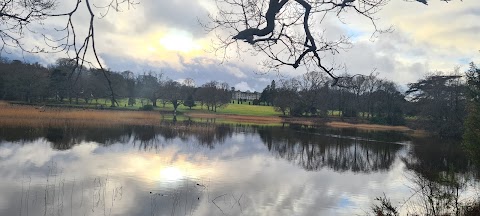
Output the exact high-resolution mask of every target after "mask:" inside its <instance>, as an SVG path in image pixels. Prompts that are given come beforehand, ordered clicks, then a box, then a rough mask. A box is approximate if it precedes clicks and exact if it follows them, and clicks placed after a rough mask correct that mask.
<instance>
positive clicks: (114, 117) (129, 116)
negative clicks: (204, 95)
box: [0, 101, 161, 127]
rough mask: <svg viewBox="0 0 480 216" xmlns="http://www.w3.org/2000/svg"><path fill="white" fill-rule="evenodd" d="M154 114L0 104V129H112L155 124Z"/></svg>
mask: <svg viewBox="0 0 480 216" xmlns="http://www.w3.org/2000/svg"><path fill="white" fill-rule="evenodd" d="M160 120H161V115H160V114H159V113H155V112H140V111H111V110H109V111H102V110H82V109H65V108H39V107H34V106H22V105H11V104H8V103H6V102H1V101H0V126H34V127H40V126H62V125H74V126H80V127H81V126H114V125H154V124H159V122H160Z"/></svg>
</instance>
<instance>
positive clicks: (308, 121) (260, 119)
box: [185, 113, 420, 133]
mask: <svg viewBox="0 0 480 216" xmlns="http://www.w3.org/2000/svg"><path fill="white" fill-rule="evenodd" d="M185 115H187V116H189V117H192V118H219V119H227V120H232V121H236V122H248V123H256V124H272V123H290V124H303V125H325V126H328V127H333V128H356V129H359V130H376V131H400V132H415V133H420V131H414V130H412V129H410V128H408V127H405V126H389V125H378V124H362V123H361V124H355V123H347V122H339V121H331V120H327V119H323V118H306V117H298V118H291V117H289V118H281V117H273V116H272V117H270V116H245V115H225V114H211V113H186V114H185Z"/></svg>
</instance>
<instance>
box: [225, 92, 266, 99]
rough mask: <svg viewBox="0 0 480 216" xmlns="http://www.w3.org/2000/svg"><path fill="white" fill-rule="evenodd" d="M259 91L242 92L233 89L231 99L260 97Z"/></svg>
mask: <svg viewBox="0 0 480 216" xmlns="http://www.w3.org/2000/svg"><path fill="white" fill-rule="evenodd" d="M260 96H261V93H259V92H250V91H246V92H242V91H234V92H233V95H232V99H233V100H255V99H257V100H258V99H260Z"/></svg>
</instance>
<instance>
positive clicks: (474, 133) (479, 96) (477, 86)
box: [463, 62, 480, 163]
mask: <svg viewBox="0 0 480 216" xmlns="http://www.w3.org/2000/svg"><path fill="white" fill-rule="evenodd" d="M465 75H466V77H467V93H468V94H467V97H468V102H467V103H468V109H467V110H468V116H467V119H466V121H465V133H464V135H463V139H464V144H465V146H466V147H467V149H468V150H469V152H470V153H471V154H472V155H473V157H472V158H474V159H475V162H476V163H480V157H479V155H480V69H479V68H478V67H477V66H476V65H475V64H474V63H473V62H472V63H470V69H469V70H468V71H467V72H466V74H465Z"/></svg>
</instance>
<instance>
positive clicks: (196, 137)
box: [0, 121, 477, 215]
mask: <svg viewBox="0 0 480 216" xmlns="http://www.w3.org/2000/svg"><path fill="white" fill-rule="evenodd" d="M236 134H249V135H251V136H258V137H259V138H260V140H261V142H262V143H263V145H264V146H265V148H266V149H268V151H269V152H270V153H269V154H272V155H273V156H275V157H276V158H280V159H282V160H285V161H288V162H289V163H291V164H295V165H296V166H299V167H301V168H303V169H305V170H307V171H320V170H322V169H329V170H333V171H335V172H354V173H365V174H368V173H376V172H387V171H389V170H390V169H391V167H392V166H393V164H394V163H396V162H401V163H403V164H404V165H405V169H406V170H408V174H407V175H408V178H409V179H410V182H409V183H408V184H409V185H408V186H409V187H410V188H411V190H412V194H413V195H412V197H410V198H408V197H406V198H405V204H404V205H401V206H398V208H402V209H404V211H407V212H413V213H425V214H427V215H445V214H447V215H448V214H457V213H458V214H460V213H464V212H465V206H466V203H467V202H469V201H475V200H476V199H475V198H476V197H468V196H465V195H464V194H465V193H467V192H470V191H471V189H472V188H473V187H475V185H474V184H475V182H476V179H477V173H476V172H475V167H474V166H472V165H471V164H470V162H469V160H468V158H467V157H466V156H465V155H466V154H465V153H464V152H463V151H462V150H461V148H460V145H459V143H454V142H446V141H440V140H436V139H432V138H411V137H408V136H406V135H404V134H401V133H392V132H360V131H357V130H352V129H329V128H316V127H307V126H299V125H284V126H283V127H269V126H246V125H234V126H232V125H222V124H213V123H210V122H205V123H194V122H192V121H176V122H168V121H163V122H162V123H161V124H160V125H157V126H118V127H107V128H87V127H52V128H29V127H23V128H18V127H17V128H5V127H2V128H0V143H2V141H8V142H16V143H17V144H22V143H27V142H31V141H36V140H46V141H48V143H49V144H50V145H51V147H52V148H53V149H56V150H61V151H62V150H67V149H71V148H72V147H74V146H75V145H79V144H80V143H85V142H95V143H98V145H103V146H110V145H113V144H127V143H133V145H134V146H136V147H138V149H139V150H142V151H151V150H159V149H163V148H165V147H166V145H170V144H172V143H174V142H173V141H175V140H178V141H181V142H182V143H189V144H192V145H195V146H198V147H201V148H205V149H207V150H208V149H215V148H216V147H217V146H219V145H223V144H224V143H225V142H226V141H227V140H229V139H231V138H232V137H233V136H234V135H236ZM94 183H95V184H97V185H100V186H102V184H106V183H105V182H104V181H103V180H101V179H99V180H97V181H96V182H94ZM77 184H78V183H77ZM192 184H193V183H192ZM193 185H194V186H195V184H193ZM472 185H473V186H472ZM47 186H48V185H47ZM195 187H197V186H195ZM104 188H106V187H104ZM117 189H118V190H120V186H119V187H118V188H117ZM199 190H200V191H201V190H203V189H202V188H200V189H199ZM46 191H48V187H47V190H46ZM172 194H175V193H172ZM157 195H158V194H155V193H154V194H152V198H151V199H152V200H157V201H158V200H159V199H160V198H161V197H156V196H157ZM161 195H162V196H163V195H165V194H161ZM112 196H113V195H112ZM387 196H388V194H387ZM232 199H233V198H232ZM237 199H238V197H235V199H233V200H237ZM372 200H373V198H372ZM155 202H156V201H155ZM159 205H160V204H159ZM162 205H163V204H162ZM152 208H154V207H152ZM155 208H157V207H155Z"/></svg>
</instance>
